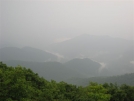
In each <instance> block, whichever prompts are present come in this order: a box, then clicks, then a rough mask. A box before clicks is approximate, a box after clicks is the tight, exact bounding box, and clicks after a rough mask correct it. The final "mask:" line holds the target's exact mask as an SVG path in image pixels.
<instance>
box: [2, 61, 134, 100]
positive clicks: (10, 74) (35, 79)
mask: <svg viewBox="0 0 134 101" xmlns="http://www.w3.org/2000/svg"><path fill="white" fill-rule="evenodd" d="M0 101H134V87H133V86H128V85H121V86H120V87H119V86H117V85H116V84H108V83H105V84H103V85H101V84H97V83H92V82H91V83H90V84H89V85H88V86H86V87H82V86H76V85H72V84H68V83H65V82H59V83H57V82H56V81H54V80H51V81H47V80H45V79H44V78H42V77H39V76H38V74H36V73H34V72H33V71H32V70H31V69H26V68H25V67H21V66H17V67H8V66H6V65H5V64H3V63H2V62H0Z"/></svg>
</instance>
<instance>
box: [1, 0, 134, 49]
mask: <svg viewBox="0 0 134 101" xmlns="http://www.w3.org/2000/svg"><path fill="white" fill-rule="evenodd" d="M81 34H90V35H108V36H111V37H119V38H124V39H128V40H134V1H133V0H0V45H1V46H18V47H23V46H32V47H38V48H41V47H44V46H46V45H50V44H52V43H56V42H61V41H64V40H68V39H71V38H74V37H76V36H79V35H81Z"/></svg>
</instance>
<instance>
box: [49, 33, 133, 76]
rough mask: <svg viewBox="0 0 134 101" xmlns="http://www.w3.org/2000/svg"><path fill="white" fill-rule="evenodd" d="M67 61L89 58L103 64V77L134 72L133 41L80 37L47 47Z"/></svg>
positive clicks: (107, 37)
mask: <svg viewBox="0 0 134 101" xmlns="http://www.w3.org/2000/svg"><path fill="white" fill-rule="evenodd" d="M48 50H50V51H53V52H57V53H59V54H61V55H63V56H64V57H65V58H67V59H73V58H76V57H77V58H90V59H92V60H95V61H97V62H99V63H101V64H103V70H101V71H102V72H103V73H102V75H103V76H106V75H107V76H113V75H120V74H125V73H131V72H134V41H133V40H125V39H121V38H113V37H109V36H95V35H88V34H85V35H80V36H78V37H75V38H72V39H70V40H67V41H63V42H59V43H56V44H53V45H51V46H48Z"/></svg>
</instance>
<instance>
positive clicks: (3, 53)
mask: <svg viewBox="0 0 134 101" xmlns="http://www.w3.org/2000/svg"><path fill="white" fill-rule="evenodd" d="M6 60H22V61H35V62H45V61H56V60H57V56H55V55H53V54H51V53H48V52H45V51H43V50H39V49H36V48H32V47H24V48H21V49H20V48H16V47H6V48H1V49H0V61H6Z"/></svg>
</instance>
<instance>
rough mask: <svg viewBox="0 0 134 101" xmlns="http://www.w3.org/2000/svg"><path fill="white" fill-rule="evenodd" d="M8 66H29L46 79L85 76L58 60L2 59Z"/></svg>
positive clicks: (59, 79)
mask: <svg viewBox="0 0 134 101" xmlns="http://www.w3.org/2000/svg"><path fill="white" fill-rule="evenodd" d="M3 62H4V63H6V64H7V65H8V66H18V65H21V66H22V67H26V68H30V69H32V70H33V71H34V72H36V73H38V74H39V75H40V76H42V77H44V78H45V79H47V80H56V81H67V80H68V79H71V78H85V76H84V75H82V74H81V73H78V72H76V71H75V70H72V69H70V68H67V67H65V66H64V65H63V64H61V63H59V62H26V61H13V60H12V61H3Z"/></svg>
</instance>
